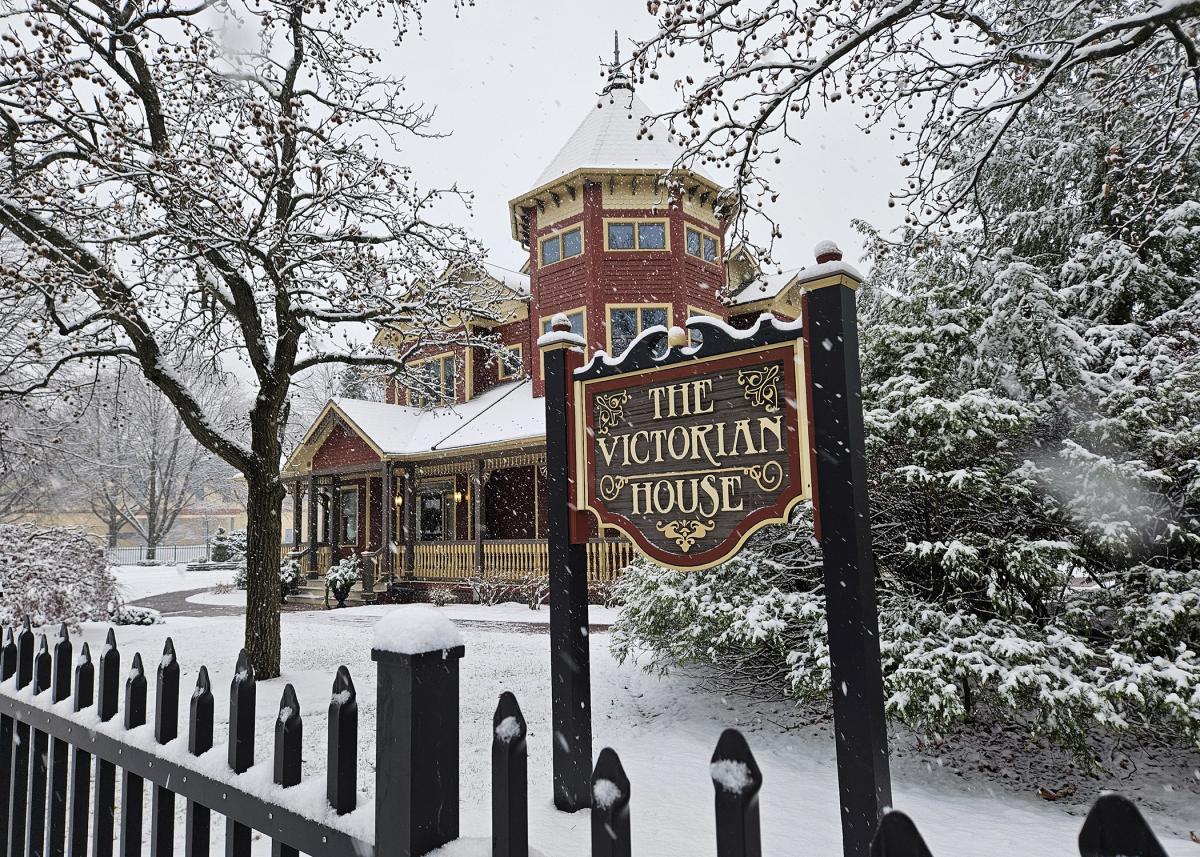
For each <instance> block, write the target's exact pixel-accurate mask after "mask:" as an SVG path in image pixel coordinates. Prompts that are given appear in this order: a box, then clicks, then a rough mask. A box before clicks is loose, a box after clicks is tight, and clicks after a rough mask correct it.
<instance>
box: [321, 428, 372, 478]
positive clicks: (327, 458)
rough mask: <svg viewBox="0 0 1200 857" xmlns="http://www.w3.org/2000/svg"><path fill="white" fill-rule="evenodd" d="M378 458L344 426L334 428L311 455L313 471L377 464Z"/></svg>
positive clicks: (365, 443)
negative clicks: (352, 465)
mask: <svg viewBox="0 0 1200 857" xmlns="http://www.w3.org/2000/svg"><path fill="white" fill-rule="evenodd" d="M379 460H380V459H379V456H378V455H376V453H375V451H374V450H373V449H371V447H370V446H369V445H368V444H367V442H366V441H365V440H363V439H362V438H360V437H359V436H358V435H356V434H354V432H352V431H350V430H349V429H347V428H346V427H345V426H344V425H338V426H336V427H335V428H334V429H333V431H331V432H330V433H329V437H327V438H326V439H325V442H324V443H322V444H321V447H320V449H318V450H317V451H316V453H315V454H314V455H313V460H312V466H313V470H325V469H328V468H333V467H345V466H347V465H351V464H368V463H371V462H378V461H379Z"/></svg>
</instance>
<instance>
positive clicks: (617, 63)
mask: <svg viewBox="0 0 1200 857" xmlns="http://www.w3.org/2000/svg"><path fill="white" fill-rule="evenodd" d="M614 89H625V90H628V91H629V92H633V83H632V81H630V80H629V75H627V74H626V73H625V72H623V71H621V37H620V35H619V34H618V33H617V31H616V30H613V61H612V65H611V66H609V67H608V83H607V84H606V85H605V87H604V93H603V94H605V95H607V94H608V93H610V92H612V91H613V90H614Z"/></svg>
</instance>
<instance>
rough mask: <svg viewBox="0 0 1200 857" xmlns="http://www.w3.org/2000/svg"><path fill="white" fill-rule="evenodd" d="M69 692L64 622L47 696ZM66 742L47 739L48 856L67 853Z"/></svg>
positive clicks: (61, 697)
mask: <svg viewBox="0 0 1200 857" xmlns="http://www.w3.org/2000/svg"><path fill="white" fill-rule="evenodd" d="M70 695H71V637H70V634H68V633H67V625H66V623H65V622H64V623H63V624H62V625H60V626H59V629H58V641H57V642H56V643H55V644H54V678H53V679H52V680H51V682H50V698H51V699H52V700H54V701H55V702H62V701H63V700H64V699H66V698H67V697H68V696H70ZM69 758H70V751H69V745H68V744H67V742H66V741H63V740H62V739H61V738H55V739H54V740H53V741H51V742H50V818H49V822H48V823H49V833H48V835H47V837H46V853H47V855H49V857H65V855H66V853H67V760H68V759H69Z"/></svg>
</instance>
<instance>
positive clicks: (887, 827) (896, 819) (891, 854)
mask: <svg viewBox="0 0 1200 857" xmlns="http://www.w3.org/2000/svg"><path fill="white" fill-rule="evenodd" d="M871 857H933V855H931V854H930V853H929V848H928V847H927V846H926V845H925V840H924V839H922V838H921V834H920V833H919V832H918V831H917V826H916V825H915V824H913V822H912V819H911V818H909V817H908V816H907V815H905V814H904V813H902V812H897V811H896V810H890V811H888V812H886V813H884V815H883V818H881V819H879V826H878V827H877V828H876V829H875V836H874V838H873V839H872V840H871Z"/></svg>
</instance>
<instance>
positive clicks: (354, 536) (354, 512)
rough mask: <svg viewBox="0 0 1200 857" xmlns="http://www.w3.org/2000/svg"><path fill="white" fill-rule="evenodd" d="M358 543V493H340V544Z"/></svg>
mask: <svg viewBox="0 0 1200 857" xmlns="http://www.w3.org/2000/svg"><path fill="white" fill-rule="evenodd" d="M357 542H358V492H357V491H343V492H342V543H343V544H348V545H352V544H356V543H357Z"/></svg>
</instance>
